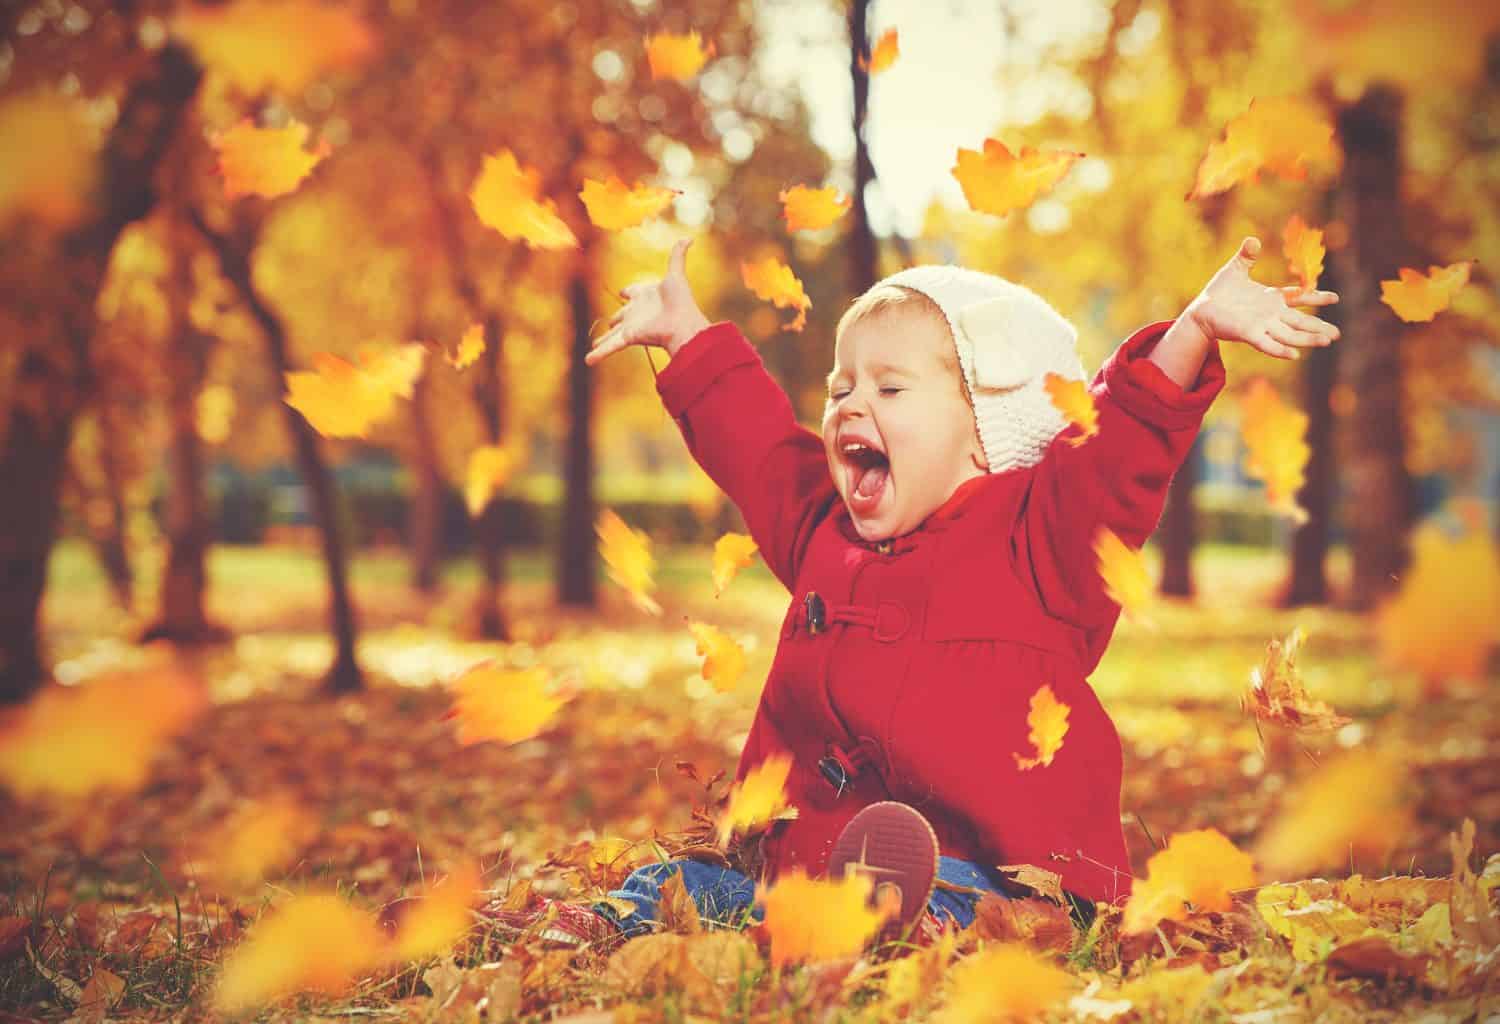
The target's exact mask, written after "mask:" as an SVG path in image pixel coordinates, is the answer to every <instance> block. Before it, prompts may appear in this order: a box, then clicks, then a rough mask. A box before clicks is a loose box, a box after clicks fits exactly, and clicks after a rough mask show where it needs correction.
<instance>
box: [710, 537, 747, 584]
mask: <svg viewBox="0 0 1500 1024" xmlns="http://www.w3.org/2000/svg"><path fill="white" fill-rule="evenodd" d="M756 550H757V546H756V543H755V541H754V540H752V539H751V538H750V536H749V535H748V534H744V533H726V534H724V535H723V536H722V537H720V538H719V539H718V540H717V541H715V542H714V596H715V597H717V596H718V595H720V594H722V593H724V590H725V588H726V587H728V586H729V583H730V581H731V580H733V579H734V577H735V575H736V574H737V573H738V572H739V571H740V570H741V569H744V568H747V567H749V566H750V564H751V563H753V562H754V561H755V552H756Z"/></svg>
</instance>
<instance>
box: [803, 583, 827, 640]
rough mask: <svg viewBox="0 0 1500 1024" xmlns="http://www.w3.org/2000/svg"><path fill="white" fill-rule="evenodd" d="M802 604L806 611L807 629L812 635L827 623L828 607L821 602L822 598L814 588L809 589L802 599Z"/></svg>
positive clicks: (817, 632) (816, 633)
mask: <svg viewBox="0 0 1500 1024" xmlns="http://www.w3.org/2000/svg"><path fill="white" fill-rule="evenodd" d="M802 606H803V608H805V609H806V611H807V631H808V632H809V633H811V634H813V635H814V636H816V635H818V634H819V633H821V632H823V628H824V627H825V626H826V625H827V624H828V617H827V616H828V609H827V608H826V607H825V606H824V604H823V599H822V598H821V597H819V596H818V592H817V591H816V590H809V591H808V592H807V596H806V597H804V598H803V599H802Z"/></svg>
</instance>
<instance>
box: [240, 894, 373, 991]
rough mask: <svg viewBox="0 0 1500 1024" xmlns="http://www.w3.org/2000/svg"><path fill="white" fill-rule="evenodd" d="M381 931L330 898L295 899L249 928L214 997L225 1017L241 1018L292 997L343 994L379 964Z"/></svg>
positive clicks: (364, 916)
mask: <svg viewBox="0 0 1500 1024" xmlns="http://www.w3.org/2000/svg"><path fill="white" fill-rule="evenodd" d="M380 953H381V942H380V931H379V927H378V926H377V925H376V923H375V918H374V915H372V914H369V913H367V912H365V911H363V910H359V909H358V908H356V907H352V906H350V905H349V903H348V902H347V901H345V900H343V899H342V898H340V897H339V896H336V895H334V894H333V893H331V892H317V891H314V892H306V893H301V894H298V895H296V896H293V897H292V898H291V899H290V900H288V901H287V902H285V903H284V904H282V905H281V906H279V907H276V908H275V909H273V910H271V911H270V912H269V913H268V914H267V915H266V916H265V917H264V918H262V919H261V920H259V921H257V922H256V923H255V924H253V925H251V926H250V929H249V931H248V932H247V933H246V935H245V938H244V940H243V941H242V942H241V943H240V944H239V945H238V946H236V947H235V948H234V949H233V950H232V951H231V952H230V954H229V955H228V956H227V957H226V958H225V959H224V967H223V970H222V971H220V973H219V983H218V987H217V989H216V990H215V992H214V1005H215V1008H216V1009H218V1010H219V1011H220V1012H221V1013H238V1012H240V1011H243V1010H247V1009H250V1008H253V1007H256V1006H261V1005H264V1004H266V1003H269V1002H273V1001H275V1000H277V999H280V998H282V997H283V996H288V995H291V994H292V993H294V992H325V993H330V994H336V993H339V992H342V991H343V990H344V989H345V988H346V987H348V985H349V984H350V983H351V982H352V981H354V979H355V978H356V977H357V976H358V975H359V974H360V973H361V972H362V971H365V970H368V969H370V968H372V967H374V966H375V965H376V964H377V963H378V962H379V959H380Z"/></svg>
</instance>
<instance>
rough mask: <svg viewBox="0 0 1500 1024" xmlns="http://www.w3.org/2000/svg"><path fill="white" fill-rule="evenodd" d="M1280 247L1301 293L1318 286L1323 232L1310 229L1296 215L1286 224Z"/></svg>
mask: <svg viewBox="0 0 1500 1024" xmlns="http://www.w3.org/2000/svg"><path fill="white" fill-rule="evenodd" d="M1281 247H1282V251H1283V252H1284V253H1285V254H1286V262H1287V267H1288V269H1290V270H1291V272H1292V273H1294V274H1296V275H1297V280H1298V281H1299V282H1301V284H1302V289H1303V291H1312V290H1313V289H1314V288H1316V287H1317V286H1318V277H1319V275H1321V274H1322V273H1323V255H1324V249H1323V232H1322V230H1321V229H1317V228H1310V227H1308V226H1307V224H1306V223H1305V222H1304V221H1303V220H1302V218H1301V217H1299V216H1297V215H1296V214H1293V215H1292V219H1291V220H1289V221H1287V222H1286V227H1285V228H1283V229H1282V232H1281Z"/></svg>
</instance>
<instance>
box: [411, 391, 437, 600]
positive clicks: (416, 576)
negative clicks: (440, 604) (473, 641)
mask: <svg viewBox="0 0 1500 1024" xmlns="http://www.w3.org/2000/svg"><path fill="white" fill-rule="evenodd" d="M429 374H430V371H429V370H425V369H424V370H423V371H422V374H421V376H419V377H418V378H417V381H416V384H415V385H414V386H413V388H412V394H411V403H410V405H411V431H412V440H413V442H414V443H415V451H414V453H413V455H414V463H413V466H412V469H413V470H414V472H413V474H412V476H413V478H414V479H415V481H416V487H415V489H414V491H413V493H412V501H411V519H410V520H409V522H408V535H407V538H406V542H407V544H408V545H409V548H410V551H411V585H412V586H413V587H415V588H416V589H417V590H419V591H421V592H422V593H424V594H436V593H437V590H438V571H439V568H440V567H441V564H442V551H441V546H442V527H443V474H442V471H441V470H440V469H439V467H438V448H437V437H436V435H434V434H433V432H432V409H431V407H430V405H431V390H432V383H431V380H430V379H429Z"/></svg>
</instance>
